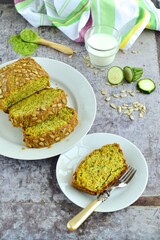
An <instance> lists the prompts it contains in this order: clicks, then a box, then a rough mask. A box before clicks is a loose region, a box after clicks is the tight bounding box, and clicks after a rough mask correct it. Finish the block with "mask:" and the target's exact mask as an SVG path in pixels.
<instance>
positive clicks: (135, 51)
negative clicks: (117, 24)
mask: <svg viewBox="0 0 160 240" xmlns="http://www.w3.org/2000/svg"><path fill="white" fill-rule="evenodd" d="M131 53H134V54H137V53H139V51H137V50H132V51H131Z"/></svg>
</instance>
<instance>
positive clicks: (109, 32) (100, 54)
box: [84, 25, 121, 67]
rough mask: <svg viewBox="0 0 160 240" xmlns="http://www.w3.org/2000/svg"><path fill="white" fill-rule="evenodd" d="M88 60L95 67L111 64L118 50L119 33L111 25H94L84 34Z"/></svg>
mask: <svg viewBox="0 0 160 240" xmlns="http://www.w3.org/2000/svg"><path fill="white" fill-rule="evenodd" d="M84 40H85V47H86V49H87V51H88V54H89V58H90V62H91V64H92V65H93V66H95V67H105V66H108V65H109V64H111V63H112V62H113V60H114V58H115V56H116V53H117V52H118V50H119V45H120V42H121V35H120V33H119V31H118V30H117V29H115V28H113V27H111V26H106V25H103V26H94V27H92V28H89V29H88V30H87V31H86V33H85V36H84Z"/></svg>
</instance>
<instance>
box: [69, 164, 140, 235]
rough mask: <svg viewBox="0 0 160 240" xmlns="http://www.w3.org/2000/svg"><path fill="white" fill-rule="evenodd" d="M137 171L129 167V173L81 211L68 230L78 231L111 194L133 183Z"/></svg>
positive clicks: (71, 221)
mask: <svg viewBox="0 0 160 240" xmlns="http://www.w3.org/2000/svg"><path fill="white" fill-rule="evenodd" d="M135 173H136V169H134V168H133V167H131V166H129V167H128V169H127V171H126V172H125V173H124V174H123V175H122V176H121V177H120V178H119V179H118V180H117V181H116V182H115V183H114V184H113V185H112V186H111V187H109V188H108V189H107V190H106V191H104V192H103V193H101V194H100V195H99V196H98V197H97V198H96V199H95V200H93V201H92V202H91V203H89V204H88V205H87V206H86V207H85V208H84V209H83V210H82V211H80V212H79V213H78V214H77V215H76V216H74V217H73V218H72V219H71V220H70V221H69V222H68V223H67V228H68V230H70V231H74V230H76V229H77V228H78V227H79V226H80V225H81V224H82V223H83V222H84V221H85V220H86V219H87V218H88V217H89V216H90V215H91V214H92V213H93V211H94V210H95V209H96V208H97V207H98V206H99V205H100V204H101V203H102V202H104V201H105V200H107V198H108V197H109V196H110V194H111V192H112V191H113V190H114V189H115V188H123V187H125V186H127V184H128V183H129V182H130V181H131V179H132V178H133V176H134V174H135Z"/></svg>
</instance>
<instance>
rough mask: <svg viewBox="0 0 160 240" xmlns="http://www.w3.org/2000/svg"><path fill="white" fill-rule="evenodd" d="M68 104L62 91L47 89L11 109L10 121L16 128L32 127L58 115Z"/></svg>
mask: <svg viewBox="0 0 160 240" xmlns="http://www.w3.org/2000/svg"><path fill="white" fill-rule="evenodd" d="M66 103H67V98H66V94H65V92H64V91H63V90H62V89H58V88H57V89H55V88H46V89H43V90H41V91H39V92H37V93H34V94H32V95H31V96H29V97H27V98H25V99H23V100H21V101H20V102H18V103H16V104H14V105H13V106H12V107H10V108H9V119H10V121H11V122H12V124H13V126H14V127H30V126H33V125H35V124H37V123H40V122H42V121H44V120H46V119H47V118H48V117H49V116H50V115H55V114H57V113H58V111H59V110H60V109H61V108H62V107H64V106H65V105H66Z"/></svg>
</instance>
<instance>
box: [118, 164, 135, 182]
mask: <svg viewBox="0 0 160 240" xmlns="http://www.w3.org/2000/svg"><path fill="white" fill-rule="evenodd" d="M135 173H136V169H134V168H133V167H131V166H129V167H128V169H127V171H126V172H125V173H124V174H123V175H122V177H120V179H119V180H120V181H121V182H125V183H128V182H129V181H130V180H131V179H132V177H133V176H134V174H135Z"/></svg>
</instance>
